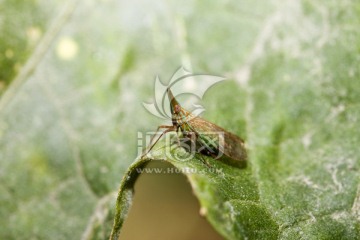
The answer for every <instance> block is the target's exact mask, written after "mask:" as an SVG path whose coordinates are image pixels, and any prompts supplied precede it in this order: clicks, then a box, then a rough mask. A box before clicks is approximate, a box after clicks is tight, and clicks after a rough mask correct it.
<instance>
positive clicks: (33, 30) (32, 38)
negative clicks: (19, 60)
mask: <svg viewBox="0 0 360 240" xmlns="http://www.w3.org/2000/svg"><path fill="white" fill-rule="evenodd" d="M41 34H42V32H41V29H40V28H38V27H35V26H31V27H29V28H28V29H26V35H27V37H28V40H29V42H30V43H36V42H37V41H38V40H39V39H40V37H41Z"/></svg>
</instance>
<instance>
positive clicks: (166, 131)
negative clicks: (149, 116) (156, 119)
mask: <svg viewBox="0 0 360 240" xmlns="http://www.w3.org/2000/svg"><path fill="white" fill-rule="evenodd" d="M161 128H166V130H165V131H163V132H162V133H161V134H160V136H159V137H158V138H157V139H156V141H155V142H154V143H153V144H151V143H152V141H153V140H154V137H155V136H156V134H154V135H153V136H152V137H151V139H150V147H149V149H148V150H147V151H145V153H143V154H142V156H141V158H143V157H144V156H145V155H146V154H148V153H149V152H150V151H151V149H153V147H154V146H155V144H156V143H157V142H158V141H159V140H160V138H161V137H162V136H163V135H164V134H165V133H168V132H172V131H176V129H175V126H167V125H161V126H159V127H158V128H157V130H156V132H158V131H159V129H161Z"/></svg>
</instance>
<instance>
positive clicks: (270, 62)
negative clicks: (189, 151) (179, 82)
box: [0, 0, 360, 239]
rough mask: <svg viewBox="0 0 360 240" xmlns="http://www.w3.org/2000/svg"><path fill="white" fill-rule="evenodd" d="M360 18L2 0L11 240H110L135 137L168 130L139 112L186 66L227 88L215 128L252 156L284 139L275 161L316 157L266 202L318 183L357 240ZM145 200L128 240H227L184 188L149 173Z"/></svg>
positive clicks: (243, 4)
mask: <svg viewBox="0 0 360 240" xmlns="http://www.w3.org/2000/svg"><path fill="white" fill-rule="evenodd" d="M359 16H360V4H359V2H357V1H355V0H354V1H351V0H346V1H320V0H315V1H312V0H311V1H310V0H301V1H300V0H299V1H292V0H287V1H276V0H272V1H257V0H256V1H250V0H240V1H235V0H227V1H201V0H192V1H186V2H179V1H147V0H136V1H117V0H97V1H95V0H86V1H85V0H84V1H59V0H51V1H47V0H26V1H21V0H2V1H0V31H1V38H0V94H1V99H0V164H1V165H0V193H1V194H0V206H1V207H0V226H1V227H0V228H1V230H0V239H106V238H107V237H108V235H109V234H110V231H111V227H112V221H113V214H114V211H115V198H116V192H117V190H118V187H119V184H120V181H121V179H122V176H123V174H124V172H125V171H126V169H127V167H128V166H129V165H130V163H131V162H133V161H134V159H135V157H136V155H137V132H138V131H153V130H155V129H156V127H157V126H158V125H160V124H162V123H163V122H162V120H161V119H158V118H156V117H154V116H152V115H151V114H149V113H148V112H147V111H146V110H145V109H144V108H143V107H142V102H144V101H147V102H149V101H152V98H153V91H154V86H153V84H154V79H155V76H156V75H159V76H160V79H162V80H163V81H164V82H167V81H168V79H169V78H170V77H171V75H172V74H173V73H174V72H175V71H176V69H177V68H178V67H180V66H184V67H185V68H186V69H188V70H190V71H192V72H194V73H206V74H216V75H221V76H225V77H226V78H228V79H229V80H228V82H227V83H224V84H223V85H221V86H220V85H219V86H216V87H215V88H216V89H215V88H214V89H213V90H211V91H210V92H209V95H207V97H206V99H205V102H206V101H207V103H206V109H207V113H205V118H207V117H208V118H209V120H211V121H212V122H216V123H218V124H220V123H221V125H222V126H223V127H226V128H227V129H229V130H230V129H231V130H232V131H233V132H235V133H240V132H246V133H245V134H246V135H245V136H242V137H245V139H247V142H248V144H249V147H250V149H253V150H255V149H256V146H257V145H258V146H265V145H267V144H270V145H271V144H274V145H277V146H278V145H280V144H281V142H279V141H280V140H279V141H277V139H275V140H274V141H273V142H271V143H269V141H270V140H269V138H268V137H269V136H270V135H271V134H273V135H275V136H272V137H274V138H276V136H277V135H276V133H277V132H276V131H275V133H274V131H271V129H273V128H275V129H277V131H278V132H284V135H283V136H282V141H283V142H284V145H283V147H284V148H285V150H282V151H279V152H275V150H274V152H272V153H274V154H275V155H276V154H277V157H278V158H279V159H288V158H286V157H289V156H304V157H302V158H301V157H299V159H300V160H299V161H295V162H294V161H293V162H291V163H289V162H290V161H285V160H283V161H279V162H277V163H276V165H274V166H273V168H271V169H270V168H269V169H270V170H271V171H273V170H275V171H276V170H277V169H281V170H282V172H281V174H280V175H279V177H278V178H272V177H269V178H268V179H267V180H269V179H270V180H269V182H266V181H265V180H266V178H267V177H268V176H269V175H267V174H268V172H265V173H266V174H264V175H262V176H263V177H260V178H259V181H260V183H261V181H263V180H264V182H263V183H264V184H260V191H261V194H263V195H264V196H269V195H270V194H271V192H272V189H270V188H269V186H270V183H274V184H275V182H281V181H283V179H285V178H286V179H287V180H289V179H290V178H291V177H292V176H293V177H292V178H291V180H289V181H297V183H299V184H300V183H305V184H308V185H311V184H313V186H315V188H316V186H319V185H316V180H317V177H318V179H320V180H319V181H320V182H321V184H324V185H326V184H328V183H329V184H330V185H326V186H330V187H329V188H326V190H324V192H322V195H321V198H322V200H323V201H324V202H326V199H327V197H328V198H329V199H333V196H332V195H331V194H333V192H334V191H333V188H332V186H333V185H334V186H335V187H334V189H337V190H338V191H339V192H337V193H336V194H339V195H342V196H345V197H346V201H341V200H339V201H340V202H341V204H339V205H338V206H339V207H338V209H340V210H341V209H347V211H349V212H346V214H349V215H346V214H345V215H344V214H339V215H338V216H337V217H338V219H340V220H341V219H345V220H344V226H345V225H346V224H347V223H348V222H347V221H349V222H351V223H352V224H353V225H351V230H353V229H355V230H356V231H358V229H359V224H358V222H356V221H358V219H360V217H359V216H360V210H359V209H360V197H358V196H359V192H360V191H359V190H358V187H357V185H358V182H359V180H358V179H359V174H358V172H359V171H358V170H359V169H358V167H359V157H358V156H359V151H358V150H357V147H356V146H358V143H359V136H360V135H359V134H358V133H359V132H358V131H359V130H358V129H359V128H358V120H359V113H360V111H359V108H358V106H359V104H358V103H359V97H358V96H359V89H360V80H359V62H360V58H359V56H360V54H359V53H360V42H359V39H360V34H359V25H360V17H359ZM229 96H232V98H231V99H236V101H235V102H234V101H232V102H226V101H224V99H229V98H227V97H229ZM235 104H238V105H235ZM226 105H233V106H235V107H232V108H231V109H232V112H229V111H228V110H227V109H228V108H227V106H226ZM287 107H288V109H287ZM283 109H286V110H283ZM349 109H350V110H349ZM207 114H208V115H207ZM223 116H225V117H223ZM279 119H280V120H279ZM324 119H326V121H325V120H324ZM239 123H241V124H239ZM268 126H271V129H270V127H269V128H268ZM284 126H286V127H284ZM298 126H301V127H298ZM284 128H285V130H283V129H284ZM289 129H290V130H289ZM318 132H320V133H321V134H320V135H317V133H318ZM313 136H315V137H314V138H313ZM317 136H320V137H317ZM294 139H295V140H294ZM314 143H315V144H314ZM312 144H313V145H312ZM300 145H301V147H296V146H300ZM271 146H272V145H271ZM324 146H325V147H324ZM335 146H337V147H335ZM284 148H282V149H284ZM253 152H256V151H253ZM310 153H314V155H311V154H310ZM315 153H316V154H315ZM326 153H328V155H326ZM302 154H304V155H302ZM259 155H261V154H260V153H259ZM315 155H316V157H315ZM284 156H285V158H284ZM290 158H291V157H290ZM335 158H336V159H335ZM259 159H260V158H259ZM259 159H258V160H256V156H255V160H254V162H255V163H256V164H255V173H256V174H261V173H264V172H263V169H264V168H261V166H267V165H262V162H261V160H259ZM339 159H340V160H339ZM289 164H290V166H289ZM282 166H285V167H282ZM323 166H325V167H323ZM163 167H169V166H167V165H166V166H163ZM302 168H306V169H305V170H304V171H306V172H302ZM294 169H296V170H294ZM315 170H316V173H315ZM296 171H297V172H296ZM294 172H295V173H296V174H298V175H296V174H295V173H294ZM294 174H295V175H296V176H295V175H294ZM302 174H305V175H306V174H309V176H312V177H314V176H315V178H314V179H315V180H314V179H309V178H306V177H303V175H302ZM329 174H330V175H329ZM289 176H290V178H289ZM299 176H300V177H299ZM334 179H335V180H334ZM312 181H315V183H314V182H312ZM330 182H331V183H330ZM314 184H315V185H314ZM321 184H320V186H321ZM331 184H332V185H331ZM336 186H338V188H336ZM339 186H340V187H339ZM261 187H263V188H265V189H267V191H266V190H265V191H264V190H263V189H262V188H261ZM303 187H304V186H303ZM305 187H306V186H305ZM305 187H304V188H305ZM280 189H281V188H280ZM294 189H296V188H294ZM324 189H325V188H324ZM135 190H136V192H137V194H136V195H135V199H134V206H133V209H132V210H131V211H130V215H129V219H128V222H126V223H125V226H124V231H123V233H122V234H123V236H124V238H123V239H155V236H156V239H170V238H171V239H221V237H220V236H219V235H218V234H217V233H216V232H215V231H214V230H213V229H212V227H211V226H210V225H209V224H208V223H207V222H205V220H204V219H202V218H201V217H199V214H198V213H199V205H198V203H197V200H196V199H195V197H194V196H192V194H191V190H190V185H189V184H188V183H187V182H186V180H185V178H184V177H183V176H181V175H176V176H175V175H165V176H157V175H150V176H148V175H147V174H145V175H144V176H141V177H140V179H139V182H138V183H137V185H136V189H135ZM296 192H297V191H294V192H293V195H291V196H290V197H289V196H285V197H284V199H282V200H283V201H284V202H287V201H288V202H292V199H294V198H296V197H297V196H296V194H295V193H296ZM311 194H314V192H311ZM311 194H310V195H311ZM316 194H317V193H316ZM316 194H314V195H312V196H315V195H316ZM287 197H289V198H287ZM354 199H355V200H354ZM314 202H316V201H315V200H314V201H313V202H311V203H309V206H307V207H306V209H310V208H311V207H310V205H311V206H312V204H315V203H314ZM266 203H267V204H269V205H271V204H272V203H273V202H272V201H271V200H268V201H266ZM334 204H335V203H334ZM320 205H321V204H320ZM329 205H330V204H329ZM301 206H302V205H301ZM269 208H270V209H271V210H272V211H273V213H274V214H275V215H276V214H278V212H277V211H276V209H277V206H276V204H274V205H272V206H271V207H269ZM279 208H281V207H279ZM326 208H327V209H329V210H330V211H333V210H334V207H333V206H326ZM274 209H275V210H274ZM340 210H339V211H340ZM172 211H174V214H171V213H169V212H172ZM175 211H178V212H175ZM309 211H310V210H309ZM158 213H159V214H160V213H161V214H162V215H161V216H160V215H159V217H158V216H157V215H156V214H158ZM310 213H311V214H312V212H311V211H310ZM311 214H308V212H301V213H299V215H294V216H292V217H294V218H296V217H299V216H300V217H299V218H301V217H302V216H305V215H306V216H311ZM178 216H179V217H178ZM180 216H181V217H180ZM276 216H277V217H279V216H280V217H279V219H281V218H282V217H284V216H282V215H281V214H279V215H276ZM344 216H345V217H344ZM348 216H349V217H348ZM292 217H289V219H290V220H289V221H292V220H291V218H292ZM284 218H286V217H284ZM279 219H277V220H278V221H280V220H279ZM340 220H339V221H340ZM284 221H285V220H284ZM286 221H287V220H286ZM304 221H305V220H304ZM147 223H148V224H147ZM159 223H161V225H160V224H159ZM345 223H346V224H345ZM176 226H178V228H176ZM283 226H288V225H287V224H284V225H283ZM284 228H286V227H284ZM355 230H354V231H355ZM314 231H318V229H315V230H314ZM334 231H335V232H336V231H337V230H334ZM339 231H340V230H339ZM339 231H337V233H338V232H339ZM341 231H343V228H341ZM344 231H345V230H344ZM349 231H350V230H349ZM345 232H346V231H345ZM341 234H342V233H341ZM341 234H340V235H341ZM144 236H147V237H144ZM349 236H351V234H350V235H349ZM176 237H177V238H176Z"/></svg>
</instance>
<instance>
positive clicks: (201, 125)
mask: <svg viewBox="0 0 360 240" xmlns="http://www.w3.org/2000/svg"><path fill="white" fill-rule="evenodd" d="M188 125H189V126H188V128H189V127H190V128H191V129H189V130H192V131H194V132H196V133H197V134H198V136H197V137H198V138H197V141H198V142H199V144H200V145H202V146H203V147H207V148H209V150H212V151H213V153H215V154H218V156H220V155H222V154H223V155H225V156H226V157H228V158H230V159H232V160H236V161H246V159H247V154H246V149H245V145H244V141H243V140H242V139H241V138H239V137H238V136H236V135H235V134H232V133H230V132H228V131H226V130H225V129H223V128H221V127H219V126H217V125H215V124H213V123H211V122H209V121H206V120H205V119H202V118H200V117H195V118H193V119H191V120H189V121H188ZM210 152H211V151H210Z"/></svg>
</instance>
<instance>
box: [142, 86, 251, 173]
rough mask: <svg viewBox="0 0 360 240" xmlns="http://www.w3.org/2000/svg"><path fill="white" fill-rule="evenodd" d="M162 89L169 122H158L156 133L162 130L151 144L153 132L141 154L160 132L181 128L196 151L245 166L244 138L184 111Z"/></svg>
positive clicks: (169, 93)
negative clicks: (169, 114) (165, 123)
mask: <svg viewBox="0 0 360 240" xmlns="http://www.w3.org/2000/svg"><path fill="white" fill-rule="evenodd" d="M166 91H167V95H168V98H169V101H170V110H171V115H172V125H170V126H168V125H160V126H159V127H158V129H157V130H156V132H158V131H159V130H160V129H165V131H163V132H162V133H161V134H160V136H159V137H158V138H157V139H156V141H155V142H154V143H153V144H151V143H152V142H153V140H154V137H155V136H156V135H154V136H153V137H152V138H151V140H150V147H149V148H148V150H147V151H146V152H145V153H144V154H143V155H142V156H145V155H146V154H147V153H149V152H150V151H151V150H152V148H153V147H154V146H155V144H156V143H157V142H158V141H159V140H160V138H161V137H162V136H163V135H164V134H166V133H168V132H179V131H180V130H181V132H182V135H183V136H184V138H185V139H186V141H187V142H188V143H191V144H193V145H194V146H195V149H196V151H197V152H199V153H201V154H204V155H207V156H211V157H213V158H215V159H219V160H222V161H224V162H226V163H228V164H230V165H234V166H238V167H244V166H246V160H247V153H246V149H245V145H244V141H243V140H242V139H241V138H239V137H238V136H236V135H235V134H232V133H230V132H228V131H226V130H225V129H223V128H221V127H219V126H217V125H215V124H213V123H211V122H209V121H207V120H205V119H203V118H200V117H198V116H195V115H193V114H192V113H191V112H189V111H187V110H185V109H184V108H182V107H181V105H180V104H179V103H178V101H177V100H176V99H175V97H174V96H173V94H172V92H171V90H170V88H167V90H166ZM178 143H179V139H178ZM205 163H206V162H205ZM206 164H207V163H206ZM207 165H208V164H207Z"/></svg>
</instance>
